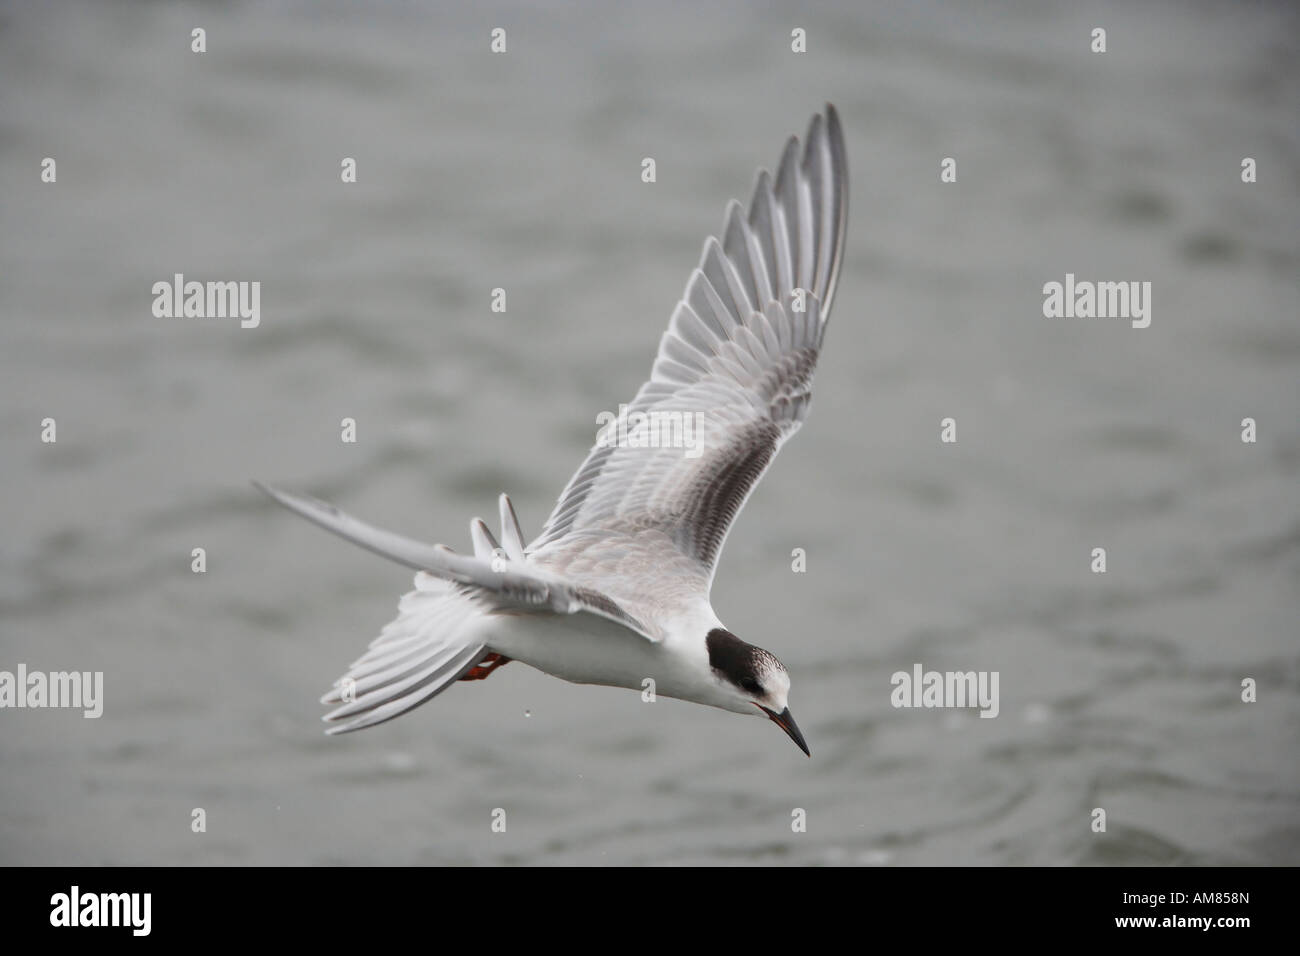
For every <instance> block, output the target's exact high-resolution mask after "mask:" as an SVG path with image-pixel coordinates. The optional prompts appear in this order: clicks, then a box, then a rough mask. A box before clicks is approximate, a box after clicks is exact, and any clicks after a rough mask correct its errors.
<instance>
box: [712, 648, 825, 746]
mask: <svg viewBox="0 0 1300 956" xmlns="http://www.w3.org/2000/svg"><path fill="white" fill-rule="evenodd" d="M705 644H706V645H707V646H708V649H709V667H710V668H711V669H712V670H713V676H714V678H715V679H716V680H717V681H718V684H719V685H720V687H721V688H722V689H723V691H724V693H726V694H727V695H728V696H729V697H730V698H731V701H730V703H731V704H734V705H736V706H733V707H731V709H732V710H737V711H740V712H742V713H749V712H754V713H761V714H762V715H763V716H765V717H767V718H768V719H769V720H771V721H772V722H773V723H774V724H776V725H777V726H778V727H780V728H781V729H782V730H784V731H785V732H786V734H788V735H789V737H790V739H791V740H793V741H794V742H795V744H796V745H797V746H798V747H799V749H800V750H802V751H803V752H804V753H805V754H807V755H808V756H810V757H811V756H812V754H811V753H810V752H809V750H808V745H807V744H806V743H805V742H804V739H803V734H802V733H800V732H799V726H798V724H796V723H795V722H794V717H792V716H791V714H790V705H789V703H788V701H787V698H788V697H789V695H790V675H789V673H788V672H787V671H786V669H785V665H784V664H782V663H781V662H780V661H779V660H777V659H776V657H775V656H773V655H772V654H771V653H769V652H768V651H765V650H763V648H761V647H756V646H754V645H753V644H747V643H745V642H744V641H742V640H741V639H740V638H738V637H737V636H736V635H735V634H732V633H731V632H730V631H728V630H727V629H726V628H723V627H715V628H714V629H713V630H711V631H709V634H708V637H707V638H706V639H705ZM750 708H754V710H753V711H751V710H750Z"/></svg>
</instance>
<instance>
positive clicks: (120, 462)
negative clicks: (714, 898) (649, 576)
mask: <svg viewBox="0 0 1300 956" xmlns="http://www.w3.org/2000/svg"><path fill="white" fill-rule="evenodd" d="M904 6H905V7H906V9H900V8H902V7H904ZM609 7H610V5H605V4H597V3H574V4H563V5H558V6H557V7H556V9H554V10H552V11H551V12H543V11H541V10H537V9H534V8H533V7H532V6H531V5H520V6H518V7H515V6H508V5H502V6H496V5H491V4H489V5H476V11H475V12H470V11H466V10H459V9H456V8H455V7H453V6H452V5H450V4H448V5H446V6H445V7H443V6H440V5H428V6H426V5H418V4H410V3H383V4H369V5H361V4H357V5H346V4H341V3H323V4H319V3H318V4H307V3H301V4H293V3H290V4H260V3H244V4H230V5H224V4H222V5H218V4H153V3H123V2H112V3H110V2H105V3H85V4H64V3H40V4H37V3H31V4H21V3H16V4H4V5H0V209H2V210H3V212H2V213H0V216H2V221H3V228H2V229H0V377H2V381H3V398H4V400H3V404H2V405H0V438H2V439H3V446H2V447H3V495H2V496H0V509H2V510H0V518H2V519H3V528H4V533H3V536H0V670H10V671H12V670H14V669H15V668H16V666H17V665H18V664H19V663H20V662H23V663H26V665H27V666H28V667H29V668H30V669H41V670H68V669H77V670H86V671H103V672H104V681H105V692H104V693H105V700H104V714H103V716H102V717H101V718H100V719H98V720H87V719H83V718H82V717H81V715H80V713H78V712H73V711H67V710H45V711H39V710H3V711H0V767H2V768H3V769H2V770H0V863H22V864H33V863H54V864H109V863H125V864H146V863H149V864H152V863H180V864H214V863H215V864H282V863H313V864H315V863H339V864H350V863H422V864H460V863H474V864H500V863H522V864H573V863H579V864H647V863H651V864H696V863H709V864H863V863H865V864H903V865H906V864H932V863H960V864H1025V863H1035V864H1067V863H1068V864H1140V863H1160V864H1166V863H1167V864H1211V863H1214V864H1218V863H1291V864H1294V863H1296V862H1297V861H1298V859H1300V852H1298V851H1300V769H1298V768H1300V760H1297V755H1298V753H1300V748H1298V746H1297V745H1298V744H1300V666H1298V665H1300V613H1298V612H1300V598H1298V597H1297V595H1298V594H1300V495H1298V494H1297V491H1298V490H1300V484H1298V483H1300V424H1298V417H1297V408H1298V405H1297V398H1300V394H1298V389H1297V385H1298V383H1300V315H1298V313H1300V310H1298V309H1297V302H1298V299H1297V291H1298V290H1297V275H1300V269H1298V266H1300V242H1298V241H1297V240H1298V239H1300V235H1298V230H1300V225H1298V224H1300V217H1298V216H1297V202H1296V198H1297V194H1298V187H1300V143H1298V142H1297V127H1296V124H1295V117H1296V105H1297V101H1298V97H1297V94H1298V93H1300V68H1298V67H1297V63H1300V60H1298V59H1297V55H1296V54H1297V52H1298V51H1297V47H1298V46H1300V43H1298V42H1297V37H1300V30H1298V29H1297V27H1298V26H1300V18H1298V17H1297V13H1296V10H1295V8H1294V7H1292V6H1289V5H1286V4H1222V5H1216V4H1173V3H1148V4H1118V3H1116V4H1097V3H1092V2H1089V3H1065V2H1057V3H1047V4H1042V3H1033V4H1030V3H1011V4H1003V5H985V4H981V5H978V9H976V6H975V5H949V4H942V5H941V4H938V3H932V2H922V3H918V4H907V5H899V4H888V5H884V4H882V5H880V6H879V7H876V6H874V5H868V4H861V3H843V4H831V5H826V6H823V7H819V8H818V9H817V10H816V11H809V10H807V9H805V8H802V7H800V8H798V9H792V10H782V9H781V8H780V6H778V5H763V6H747V5H741V4H722V5H710V6H708V7H706V8H704V9H697V8H696V7H694V6H688V5H686V4H681V5H660V4H653V5H651V4H647V5H646V9H644V10H643V11H642V12H632V11H626V10H617V11H616V10H613V9H610V8H609ZM954 7H956V9H954ZM1098 25H1103V26H1105V27H1106V28H1107V31H1108V51H1107V52H1106V53H1104V54H1094V53H1092V52H1090V51H1089V49H1088V47H1089V42H1090V41H1089V33H1090V31H1091V29H1092V28H1093V27H1094V26H1098ZM196 26H202V27H203V28H204V29H206V31H207V52H206V53H203V54H195V53H192V52H191V51H190V31H191V29H193V28H194V27H196ZM496 26H501V27H505V28H506V30H507V37H508V48H507V49H508V52H507V53H506V54H505V55H493V54H491V53H490V52H489V51H488V42H489V31H490V30H491V28H493V27H496ZM794 27H803V28H804V29H806V30H807V33H808V52H807V53H805V54H794V53H792V52H791V51H790V31H791V29H793V28H794ZM826 101H830V102H833V103H835V104H836V106H837V108H838V109H839V111H840V115H841V118H842V120H843V124H844V129H845V133H846V136H847V140H848V151H849V162H850V166H851V169H852V187H851V209H850V226H849V237H848V246H847V258H846V260H845V264H844V270H843V274H842V277H841V283H840V287H839V292H838V296H837V299H836V303H835V311H834V316H833V318H832V320H831V327H830V330H829V333H828V335H827V340H826V350H825V353H824V355H823V357H822V360H821V364H820V368H819V372H818V378H817V394H816V399H815V401H814V402H813V410H812V413H811V416H810V418H809V421H808V423H807V425H806V426H805V428H804V429H803V431H802V432H801V433H800V434H799V435H798V436H797V437H796V438H795V439H794V440H793V441H792V442H791V444H790V445H788V446H787V447H786V449H785V451H784V452H783V454H782V455H781V457H780V458H779V459H778V460H777V462H776V464H775V466H774V467H773V469H772V471H771V472H770V473H769V475H768V476H767V478H766V479H765V480H764V482H763V483H762V484H761V485H760V487H759V488H758V490H757V492H756V493H755V495H754V497H753V498H752V500H751V501H750V503H749V505H748V507H747V508H746V510H745V513H744V514H743V516H742V518H741V520H740V521H739V523H738V524H737V525H736V527H735V529H734V531H733V533H732V535H731V537H730V539H729V541H728V544H727V548H726V551H725V553H724V555H723V559H722V563H721V567H720V571H719V574H718V577H717V580H716V582H715V586H714V590H713V603H714V606H715V608H716V609H717V611H718V613H719V615H720V616H721V617H722V619H723V620H724V621H726V622H727V625H728V626H729V627H730V628H731V630H733V631H735V632H736V633H737V634H739V635H740V636H741V637H743V638H745V639H747V640H749V641H752V642H754V643H757V644H759V645H762V646H764V647H766V648H769V649H770V650H772V651H773V652H774V653H775V654H777V655H778V656H779V657H780V658H781V659H782V660H783V661H784V662H785V663H786V664H787V666H788V667H789V669H790V672H791V674H792V677H793V691H792V696H791V704H792V709H793V711H794V713H795V714H796V716H797V717H798V719H799V722H800V725H801V726H802V728H803V731H804V733H805V735H806V736H807V738H808V741H809V743H810V745H811V747H812V752H813V757H812V759H811V760H809V759H807V758H805V757H804V756H803V755H802V754H800V753H799V752H798V751H797V750H796V749H795V748H794V747H793V746H792V745H791V744H790V742H789V741H788V740H786V739H785V737H784V736H783V735H782V734H781V733H780V732H779V731H778V730H777V729H776V728H774V727H771V726H769V725H767V724H766V723H763V722H760V721H757V720H745V719H741V718H739V717H736V716H733V715H730V714H727V713H724V712H721V711H713V710H708V709H705V708H702V707H699V706H695V705H689V704H683V703H679V702H674V701H668V700H660V701H658V702H656V703H654V704H653V705H650V704H646V703H643V702H642V700H641V698H640V696H639V695H637V694H635V693H630V692H628V691H625V690H614V689H607V688H592V687H576V686H572V685H568V684H565V683H563V682H561V681H558V680H556V679H554V678H550V677H547V676H546V675H543V674H541V673H538V672H536V671H532V670H530V669H528V668H526V667H524V666H523V665H514V666H510V667H506V668H505V669H503V670H501V671H500V672H499V673H497V674H496V675H494V676H493V677H492V678H491V680H488V681H483V682H478V683H473V684H464V685H462V686H459V687H456V688H453V689H452V690H451V691H450V692H449V693H447V694H445V695H443V696H442V697H440V698H438V699H437V700H436V701H433V702H432V703H430V704H429V705H428V706H425V707H423V708H421V709H419V710H417V711H415V712H413V713H411V714H409V715H407V716H405V717H403V718H402V719H400V720H397V721H394V722H392V723H389V724H386V725H383V726H381V727H378V728H375V729H373V730H369V731H366V732H364V733H361V734H356V735H350V736H347V737H343V738H326V737H325V736H323V735H322V733H321V724H320V723H319V716H320V714H321V712H322V708H321V707H320V706H319V705H318V703H317V698H318V696H319V695H320V693H321V692H322V691H324V690H325V689H326V688H328V687H329V685H330V683H331V682H332V681H333V680H334V679H335V678H336V677H338V676H339V675H340V674H341V673H342V672H343V669H344V667H345V666H346V664H347V663H348V662H349V661H351V660H352V659H353V658H355V657H356V656H357V655H359V654H360V653H361V651H362V650H363V649H364V647H365V645H366V643H367V642H368V641H369V640H370V639H371V638H373V637H374V636H375V635H376V634H377V633H378V631H379V629H380V627H382V625H383V624H384V623H386V622H387V621H388V620H389V619H390V618H391V617H392V616H393V614H394V610H395V606H396V601H397V598H398V596H399V595H400V594H401V593H403V592H404V591H406V590H408V589H409V587H410V575H409V573H408V572H407V571H405V570H404V569H402V568H400V567H398V566H396V565H391V564H388V563H385V562H384V561H381V560H379V559H378V558H375V557H374V556H372V555H370V554H368V553H365V552H363V551H360V550H358V549H355V548H352V547H350V546H348V545H346V544H345V543H343V542H341V541H339V540H337V539H335V538H333V537H330V536H327V535H325V534H324V533H323V532H321V531H319V530H318V529H316V528H313V527H311V526H309V525H308V524H306V523H305V522H302V521H301V520H299V519H297V518H295V517H294V516H292V515H290V514H289V513H288V512H285V511H283V510H280V509H277V508H276V507H275V506H274V505H272V504H271V503H269V502H268V501H266V500H265V499H264V498H262V497H261V496H259V495H258V494H257V493H256V492H255V491H254V490H253V489H252V488H251V486H250V485H249V479H251V478H260V479H263V480H267V481H272V482H275V483H277V484H281V485H283V486H286V487H290V488H295V489H298V490H302V491H307V492H309V493H313V494H317V495H320V496H322V497H325V498H328V499H330V500H332V501H335V502H336V503H338V504H339V505H340V506H341V507H344V508H346V509H347V510H349V511H351V512H353V513H355V514H358V515H361V516H365V517H366V518H368V519H369V520H372V521H374V522H376V523H378V524H380V525H384V526H388V527H393V528H397V529H400V530H402V531H404V532H405V533H408V534H410V535H412V536H415V537H419V538H424V539H428V540H438V541H445V542H446V543H448V544H450V545H452V546H453V547H456V548H458V549H462V548H466V547H467V546H468V543H469V542H468V531H467V527H466V526H467V522H468V520H469V518H470V517H472V516H474V515H483V516H485V517H490V516H492V515H494V514H495V501H496V495H497V493H498V492H500V491H507V492H509V493H510V494H511V496H512V497H513V499H514V502H515V506H516V508H517V509H518V511H519V514H520V518H521V520H522V522H523V523H524V529H525V531H526V532H527V533H529V534H530V535H531V534H533V533H536V532H537V531H538V530H539V529H540V527H541V524H542V522H543V521H544V520H545V517H546V515H547V513H548V512H549V510H550V508H551V506H552V504H553V503H554V500H555V497H556V496H557V494H558V493H559V491H560V489H561V488H562V487H563V485H564V483H565V482H566V481H567V480H568V477H569V475H570V474H571V472H572V471H573V469H574V468H576V466H577V465H578V463H579V462H580V461H581V459H582V457H583V455H584V454H585V452H586V450H587V448H588V447H589V445H590V443H591V441H592V439H593V437H594V433H595V416H596V414H597V413H598V412H600V411H602V410H608V409H616V408H617V406H618V403H619V402H621V401H627V400H629V399H630V398H631V397H632V395H633V393H634V392H635V390H636V388H637V387H638V386H639V384H640V383H641V381H642V380H643V379H644V377H645V376H646V374H647V372H648V370H649V368H650V363H651V359H652V356H653V351H654V348H655V346H656V344H657V342H658V339H659V336H660V334H661V333H662V331H663V329H664V327H665V325H666V322H667V319H668V316H669V314H670V311H671V309H672V307H673V305H674V304H675V302H676V301H677V298H678V297H679V296H680V294H681V291H682V288H683V287H684V284H685V281H686V279H687V276H688V273H689V270H690V269H691V267H692V266H694V265H695V263H696V261H697V257H698V255H699V250H700V247H701V244H702V242H703V240H704V238H705V236H706V235H708V234H709V233H711V232H714V231H716V230H717V229H719V228H720V226H721V224H722V218H723V210H724V206H725V203H726V201H727V200H728V199H730V198H732V197H736V198H740V199H747V198H748V195H749V190H750V187H751V184H752V177H753V174H754V170H755V169H756V168H757V167H758V166H759V165H767V166H772V165H773V164H775V162H776V160H777V158H778V157H779V153H780V148H781V146H782V144H783V141H784V138H785V137H786V136H787V135H788V134H790V133H793V132H802V131H803V129H804V127H805V124H806V123H807V120H808V117H809V116H810V115H811V114H812V113H813V112H814V111H816V110H818V109H820V108H821V106H822V104H823V103H824V102H826ZM47 156H48V157H53V158H55V159H56V161H57V176H58V178H57V182H56V183H55V184H46V183H42V182H41V181H40V163H41V160H42V159H43V158H44V157H47ZM647 156H650V157H654V158H655V160H656V163H657V182H656V183H654V184H653V185H647V184H645V183H643V182H642V181H641V177H640V172H641V160H642V159H643V158H644V157H647ZM1247 156H1249V157H1253V158H1254V159H1255V160H1256V161H1257V164H1258V182H1256V183H1254V184H1249V185H1248V184H1244V183H1243V182H1242V181H1241V177H1240V164H1241V161H1242V158H1243V157H1247ZM343 157H354V158H356V159H357V162H358V171H359V182H358V183H356V184H355V185H343V184H342V183H341V182H340V162H341V160H342V158H343ZM944 157H954V158H955V159H956V160H957V164H958V179H957V182H956V183H951V184H942V183H940V181H939V164H940V161H941V160H942V159H943V158H944ZM178 272H179V273H184V274H185V275H186V276H187V277H191V278H197V279H200V280H207V279H231V280H258V281H260V282H261V283H262V301H261V307H262V315H261V324H260V326H259V327H258V328H256V329H241V328H239V324H238V322H237V321H235V320H220V319H217V320H200V319H184V318H176V319H160V318H155V317H154V316H153V314H152V312H151V305H152V301H153V296H152V293H151V287H152V285H153V283H155V282H157V281H160V280H163V281H166V280H170V278H171V277H172V276H173V274H175V273H178ZM1066 273H1074V274H1076V275H1078V276H1079V277H1080V278H1090V279H1096V280H1140V281H1149V282H1151V283H1152V289H1153V293H1152V323H1151V326H1150V327H1149V328H1146V329H1134V328H1132V327H1131V326H1130V325H1129V323H1128V322H1126V321H1124V320H1115V319H1106V320H1101V319H1097V320H1082V319H1047V318H1044V316H1043V314H1042V300H1043V293H1042V287H1043V284H1044V283H1046V282H1050V281H1062V280H1063V279H1064V276H1065V274H1066ZM496 287H502V288H505V289H506V290H507V294H508V311H507V312H505V313H504V314H501V313H494V312H492V311H491V310H490V308H489V305H490V295H491V290H492V289H493V288H496ZM46 417H52V418H54V419H55V420H56V422H57V438H58V440H57V443H55V444H53V445H51V444H45V443H42V442H41V441H40V422H41V420H42V419H44V418H46ZM345 417H351V418H354V419H355V420H356V421H357V423H358V436H359V440H358V441H357V442H356V443H355V444H344V443H343V442H341V441H340V437H339V433H340V421H341V419H343V418H345ZM946 417H953V418H955V419H956V422H957V438H958V440H957V442H956V443H955V444H941V443H940V441H939V422H940V420H941V419H943V418H946ZM1246 417H1251V418H1254V419H1255V420H1256V422H1257V427H1258V441H1257V442H1256V443H1254V444H1244V443H1243V442H1242V441H1241V440H1240V433H1241V424H1240V423H1241V420H1242V419H1243V418H1246ZM492 523H495V522H492ZM197 547H202V548H204V549H206V553H207V571H206V573H204V574H194V573H192V572H191V570H190V563H191V557H190V555H191V551H192V549H194V548H197ZM1095 547H1104V548H1106V550H1107V555H1108V569H1107V572H1106V573H1105V574H1094V573H1092V572H1091V570H1090V567H1089V565H1090V562H1091V557H1090V556H1091V552H1092V549H1093V548H1095ZM795 548H802V549H804V550H805V552H806V554H807V572H806V573H803V574H796V573H792V570H791V553H792V551H793V549H795ZM915 663H920V664H922V665H924V666H925V667H926V668H927V669H938V670H962V671H965V670H972V669H974V670H989V671H997V672H998V673H999V675H1000V691H1001V699H1000V713H999V715H998V717H997V718H996V719H980V718H979V717H978V716H977V715H976V713H975V712H974V711H971V710H964V711H953V710H901V709H895V708H893V707H892V706H891V705H890V690H891V686H890V677H891V675H892V674H893V673H894V672H895V671H898V670H910V669H911V668H912V666H913V664H915ZM1244 678H1253V679H1254V680H1255V681H1257V682H1258V701H1257V702H1256V703H1253V704H1246V703H1243V702H1242V701H1241V696H1240V695H1241V681H1242V680H1243V679H1244ZM1097 807H1100V808H1103V809H1105V810H1106V812H1107V831H1106V833H1104V834H1096V833H1093V832H1092V831H1091V829H1090V823H1091V819H1092V817H1091V813H1092V810H1093V809H1094V808H1097ZM195 808H203V809H204V810H205V812H206V819H207V829H206V832H205V833H202V834H196V833H194V832H192V831H191V815H192V811H193V810H194V809H195ZM495 808H502V809H504V810H505V811H506V813H507V819H508V826H507V830H506V832H505V833H493V832H492V830H491V822H492V812H493V810H494V809H495ZM795 808H802V809H803V810H805V811H806V813H807V820H808V825H807V832H806V833H794V832H792V829H791V814H792V811H793V810H794V809H795Z"/></svg>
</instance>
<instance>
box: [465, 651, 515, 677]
mask: <svg viewBox="0 0 1300 956" xmlns="http://www.w3.org/2000/svg"><path fill="white" fill-rule="evenodd" d="M509 663H510V658H508V657H504V656H503V655H501V654H488V655H487V656H485V657H484V658H483V659H482V660H481V661H479V662H478V663H477V664H476V665H474V668H473V669H472V670H471V671H470V672H469V673H468V674H466V675H465V676H464V677H462V678H461V680H486V679H487V678H488V677H489V676H490V675H491V674H492V672H493V671H494V670H496V669H497V668H498V667H505V666H506V665H507V664H509Z"/></svg>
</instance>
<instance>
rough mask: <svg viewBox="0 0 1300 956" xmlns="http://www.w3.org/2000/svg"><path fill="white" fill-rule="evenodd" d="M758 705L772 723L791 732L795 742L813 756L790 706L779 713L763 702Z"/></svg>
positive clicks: (788, 732) (791, 737)
mask: <svg viewBox="0 0 1300 956" xmlns="http://www.w3.org/2000/svg"><path fill="white" fill-rule="evenodd" d="M756 706H757V707H758V708H759V710H761V711H763V713H765V714H767V716H768V718H769V719H770V720H771V721H772V723H774V724H776V725H777V726H778V727H780V728H781V729H782V730H784V731H785V732H786V733H787V734H789V735H790V739H791V740H793V741H794V742H795V744H796V745H797V746H798V747H799V749H800V750H802V751H803V752H804V753H805V754H807V755H808V756H809V757H811V756H812V753H811V752H810V751H809V750H808V745H807V744H806V743H804V739H803V734H801V733H799V725H798V724H796V723H795V722H794V717H793V716H791V714H790V708H789V707H787V708H786V709H785V710H783V711H781V713H779V714H778V713H777V712H776V711H774V710H769V709H768V708H766V707H764V706H763V705H762V704H758V705H756Z"/></svg>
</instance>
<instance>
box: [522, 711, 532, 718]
mask: <svg viewBox="0 0 1300 956" xmlns="http://www.w3.org/2000/svg"><path fill="white" fill-rule="evenodd" d="M524 716H525V717H531V716H533V712H532V711H531V710H526V711H524Z"/></svg>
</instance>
